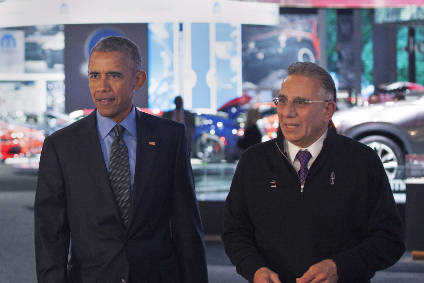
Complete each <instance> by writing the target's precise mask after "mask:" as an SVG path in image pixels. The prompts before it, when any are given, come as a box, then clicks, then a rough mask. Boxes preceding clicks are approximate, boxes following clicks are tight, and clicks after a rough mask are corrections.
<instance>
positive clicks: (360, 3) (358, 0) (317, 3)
mask: <svg viewBox="0 0 424 283" xmlns="http://www.w3.org/2000/svg"><path fill="white" fill-rule="evenodd" d="M240 1H247V0H240ZM258 2H266V3H277V4H280V5H281V6H284V7H307V8H314V7H316V8H382V7H405V6H422V5H423V0H259V1H258Z"/></svg>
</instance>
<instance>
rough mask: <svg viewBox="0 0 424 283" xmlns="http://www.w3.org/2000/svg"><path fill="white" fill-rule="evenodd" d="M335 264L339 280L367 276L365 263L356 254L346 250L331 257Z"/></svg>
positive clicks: (350, 279)
mask: <svg viewBox="0 0 424 283" xmlns="http://www.w3.org/2000/svg"><path fill="white" fill-rule="evenodd" d="M331 259H332V260H333V261H334V262H335V263H336V266H337V276H338V277H339V280H338V281H339V282H345V281H348V282H349V281H352V280H355V279H359V278H362V279H363V278H367V275H366V264H365V262H364V261H363V260H362V259H361V257H360V256H359V255H358V254H354V253H352V252H349V251H346V252H343V253H340V254H337V255H334V256H333V257H331Z"/></svg>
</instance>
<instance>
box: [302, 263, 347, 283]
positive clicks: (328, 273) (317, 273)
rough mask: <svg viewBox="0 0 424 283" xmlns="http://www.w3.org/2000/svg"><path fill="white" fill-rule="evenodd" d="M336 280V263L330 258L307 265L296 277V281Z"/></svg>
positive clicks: (318, 282) (316, 282)
mask: <svg viewBox="0 0 424 283" xmlns="http://www.w3.org/2000/svg"><path fill="white" fill-rule="evenodd" d="M337 280H339V278H338V276H337V266H336V264H335V263H334V261H333V260H331V259H325V260H323V261H320V262H318V263H316V264H314V265H312V266H311V267H309V269H308V270H307V271H306V272H305V274H303V275H302V277H300V278H297V279H296V283H320V282H322V283H324V282H325V283H336V282H337Z"/></svg>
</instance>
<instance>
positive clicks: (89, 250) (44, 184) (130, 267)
mask: <svg viewBox="0 0 424 283" xmlns="http://www.w3.org/2000/svg"><path fill="white" fill-rule="evenodd" d="M96 123H97V119H96V114H95V111H94V112H93V113H92V114H91V115H89V116H88V117H86V118H84V119H82V120H80V121H78V122H76V123H74V124H72V125H71V126H69V127H67V128H64V129H62V130H60V131H58V132H56V133H54V134H53V135H51V136H49V137H47V138H46V140H45V142H44V146H43V151H42V154H41V160H40V169H39V176H38V185H37V192H36V197H35V251H36V266H37V278H38V282H42V283H49V282H81V283H82V282H90V283H91V282H102V283H108V282H110V283H112V282H124V281H122V279H124V280H125V281H127V282H128V280H129V279H130V280H131V281H130V282H133V283H139V282H140V283H141V282H143V283H144V282H146V283H147V282H148V283H160V282H163V283H171V282H175V283H177V282H178V283H201V282H207V272H206V260H205V252H204V241H203V232H202V227H201V222H200V217H199V212H198V206H197V202H196V197H195V193H194V182H193V176H192V170H191V165H190V159H189V153H188V150H187V140H186V135H185V131H184V127H183V125H181V124H178V123H175V122H172V121H169V120H166V119H162V118H158V117H154V116H151V115H148V114H145V113H141V112H139V111H137V153H136V168H135V176H134V188H133V192H132V209H131V216H130V224H129V228H128V229H126V228H125V227H124V225H123V224H122V221H121V219H120V215H119V209H118V206H117V204H116V201H115V197H114V195H113V191H112V189H111V187H110V184H109V178H108V172H107V170H106V166H105V163H104V159H103V155H102V151H101V146H100V142H99V137H98V133H97V127H96ZM68 251H70V252H69V253H68ZM68 254H69V259H68Z"/></svg>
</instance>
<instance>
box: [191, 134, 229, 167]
mask: <svg viewBox="0 0 424 283" xmlns="http://www.w3.org/2000/svg"><path fill="white" fill-rule="evenodd" d="M195 155H196V156H197V158H199V159H201V160H202V161H203V162H208V163H216V162H221V160H222V159H224V157H225V149H224V145H223V144H222V142H221V140H220V139H219V137H218V136H216V135H210V134H202V135H201V136H200V137H199V138H198V139H197V140H196V142H195Z"/></svg>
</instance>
